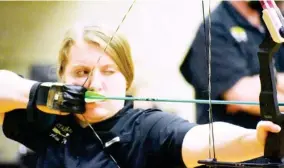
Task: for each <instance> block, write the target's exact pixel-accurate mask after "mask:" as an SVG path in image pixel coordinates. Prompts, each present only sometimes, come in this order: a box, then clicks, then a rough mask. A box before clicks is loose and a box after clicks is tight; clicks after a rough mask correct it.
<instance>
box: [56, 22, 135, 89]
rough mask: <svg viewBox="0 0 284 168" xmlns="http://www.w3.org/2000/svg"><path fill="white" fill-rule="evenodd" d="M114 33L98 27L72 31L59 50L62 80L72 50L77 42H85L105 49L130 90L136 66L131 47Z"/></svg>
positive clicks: (66, 36) (59, 73)
mask: <svg viewBox="0 0 284 168" xmlns="http://www.w3.org/2000/svg"><path fill="white" fill-rule="evenodd" d="M113 34H114V33H113V32H109V31H107V30H105V29H104V30H103V29H102V28H99V27H96V26H88V27H87V26H85V27H80V28H72V29H70V30H69V31H68V32H67V34H66V35H65V37H64V40H63V43H62V45H61V48H60V50H59V57H58V64H59V66H58V70H57V73H58V76H59V78H60V79H62V76H63V74H64V71H65V67H66V64H67V63H68V56H69V52H70V48H71V47H72V46H73V45H74V44H75V43H77V42H80V41H85V42H91V43H95V44H97V45H99V47H100V48H102V49H105V52H106V54H108V55H109V56H110V57H111V58H112V59H113V61H114V62H115V63H116V65H117V66H118V68H119V70H120V72H121V73H122V74H123V76H124V77H125V79H126V82H127V89H128V88H130V86H131V84H132V82H133V79H134V65H133V60H132V56H131V51H130V46H129V43H128V42H127V40H126V38H124V37H123V36H122V35H120V34H117V33H116V35H115V36H113Z"/></svg>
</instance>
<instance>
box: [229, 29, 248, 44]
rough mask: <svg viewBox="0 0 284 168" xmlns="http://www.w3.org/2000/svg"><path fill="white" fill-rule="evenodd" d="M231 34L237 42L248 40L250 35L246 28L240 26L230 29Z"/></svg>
mask: <svg viewBox="0 0 284 168" xmlns="http://www.w3.org/2000/svg"><path fill="white" fill-rule="evenodd" d="M230 32H231V35H232V36H233V37H234V39H235V40H236V41H237V42H239V43H240V42H246V41H248V36H247V33H246V31H245V29H244V28H242V27H240V26H234V27H232V28H231V29H230Z"/></svg>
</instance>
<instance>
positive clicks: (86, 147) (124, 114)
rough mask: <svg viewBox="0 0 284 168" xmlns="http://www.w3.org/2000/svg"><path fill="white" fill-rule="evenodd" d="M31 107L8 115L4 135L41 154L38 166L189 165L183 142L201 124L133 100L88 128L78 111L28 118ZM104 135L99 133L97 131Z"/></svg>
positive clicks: (71, 167) (43, 167)
mask: <svg viewBox="0 0 284 168" xmlns="http://www.w3.org/2000/svg"><path fill="white" fill-rule="evenodd" d="M26 118H27V116H26V110H14V111H12V112H8V113H6V114H5V120H4V123H3V132H4V134H5V135H6V136H7V137H8V138H10V139H13V140H15V141H17V142H19V143H22V144H23V145H25V146H27V147H28V148H30V149H32V150H33V151H35V152H36V153H37V155H38V156H39V158H38V161H37V167H38V168H64V167H66V168H75V167H76V168H80V167H81V168H102V167H107V168H116V167H117V165H116V163H115V162H114V161H113V159H112V158H111V157H113V158H114V160H115V161H116V162H117V164H118V165H119V166H120V167H121V168H125V167H129V168H132V167H133V168H134V167H135V168H144V167H145V168H146V167H147V168H151V167H153V168H154V167H185V165H184V163H183V160H182V155H181V147H182V142H183V139H184V136H185V134H186V133H187V132H188V131H189V130H190V129H191V128H192V127H193V126H194V125H195V124H191V123H189V122H188V121H186V120H184V119H182V118H180V117H178V116H176V115H174V114H170V113H167V112H162V111H160V110H158V109H148V110H142V109H133V103H132V102H129V101H127V102H126V105H125V107H124V108H123V109H121V110H120V111H119V112H118V113H117V114H116V115H115V116H114V117H112V118H110V119H107V120H105V121H102V122H100V123H96V124H93V125H92V127H93V128H94V131H93V130H92V129H90V127H86V128H83V127H81V126H79V125H78V124H77V122H76V121H75V119H74V116H72V115H68V116H57V115H50V114H47V113H43V112H39V113H38V116H37V121H36V122H34V123H28V122H27V120H26ZM96 134H97V135H98V137H99V138H98V137H97V136H96Z"/></svg>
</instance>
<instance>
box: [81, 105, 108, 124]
mask: <svg viewBox="0 0 284 168" xmlns="http://www.w3.org/2000/svg"><path fill="white" fill-rule="evenodd" d="M83 116H84V117H82V115H81V114H79V115H78V117H79V119H80V120H82V121H85V120H87V121H88V122H89V123H96V122H100V121H103V120H105V119H107V118H109V117H110V116H111V114H110V112H109V111H108V110H106V109H104V108H95V109H88V110H87V111H86V112H85V113H84V114H83Z"/></svg>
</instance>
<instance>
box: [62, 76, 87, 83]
mask: <svg viewBox="0 0 284 168" xmlns="http://www.w3.org/2000/svg"><path fill="white" fill-rule="evenodd" d="M61 82H63V83H66V84H69V85H71V84H72V85H83V83H84V80H83V79H78V78H74V77H73V76H72V75H69V74H64V76H63V78H62V81H61Z"/></svg>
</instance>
